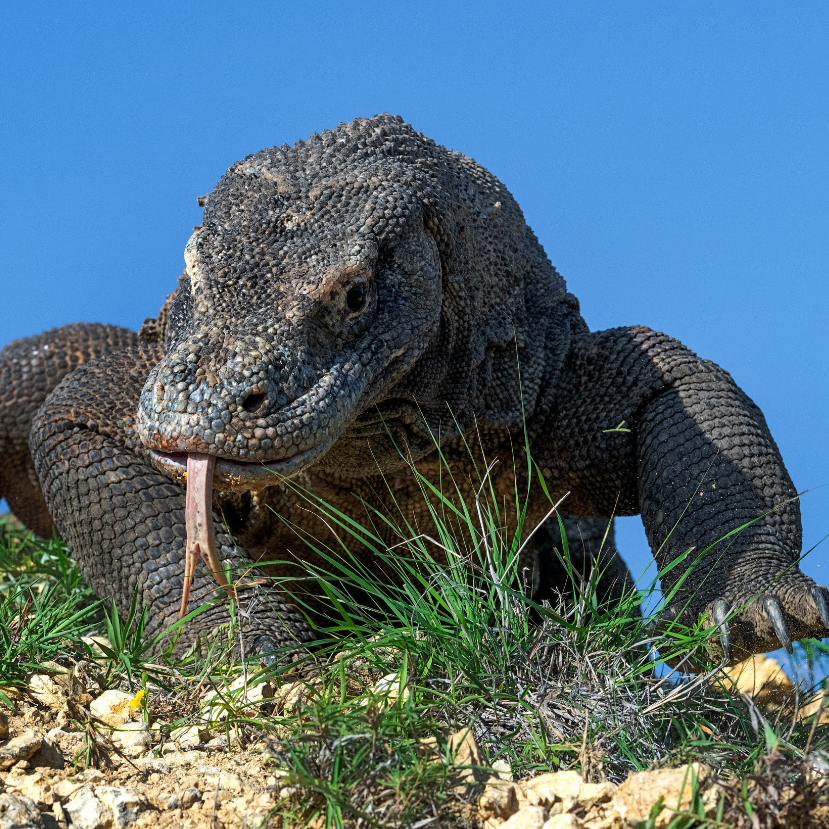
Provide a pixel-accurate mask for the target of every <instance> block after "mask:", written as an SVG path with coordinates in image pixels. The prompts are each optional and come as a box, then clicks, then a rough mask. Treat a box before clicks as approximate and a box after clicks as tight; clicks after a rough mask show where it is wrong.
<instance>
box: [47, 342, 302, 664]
mask: <svg viewBox="0 0 829 829" xmlns="http://www.w3.org/2000/svg"><path fill="white" fill-rule="evenodd" d="M161 356H163V355H162V353H161V352H160V349H158V348H157V347H156V348H154V347H150V346H143V347H140V348H132V349H127V350H123V351H119V352H115V353H113V354H111V355H108V356H107V357H104V358H102V359H98V360H94V361H92V362H90V363H88V364H86V365H84V366H81V367H80V368H79V369H78V370H76V371H75V372H73V373H72V374H71V375H70V376H69V377H67V378H66V380H64V381H63V383H61V384H60V385H59V386H58V387H57V388H56V389H55V391H54V392H53V393H52V394H51V395H50V397H49V398H48V400H47V401H46V403H45V404H44V405H43V406H42V407H41V409H40V411H39V412H38V414H37V416H36V417H35V420H34V423H33V426H32V451H33V456H34V459H35V465H36V468H37V472H38V476H39V478H40V482H41V485H42V488H43V493H44V496H45V498H46V502H47V504H48V506H49V511H50V513H51V514H52V516H53V518H54V521H55V524H56V526H57V528H58V531H59V532H60V533H61V535H62V536H63V538H64V539H66V541H67V543H68V544H69V547H70V550H71V551H72V556H73V558H74V559H75V561H76V562H77V563H78V566H79V567H80V569H81V572H82V573H83V575H84V577H85V578H86V580H87V582H88V583H89V585H90V587H92V589H93V590H94V591H95V593H96V594H97V595H98V596H99V597H101V598H104V599H114V601H115V605H116V607H117V609H118V612H119V614H120V615H121V616H125V615H126V613H127V612H128V609H129V607H130V602H131V601H132V597H133V595H134V594H135V592H136V591H137V593H138V601H139V609H141V608H147V611H148V618H147V633H148V634H150V635H153V634H156V633H158V632H160V631H162V630H164V629H165V628H166V627H168V626H169V625H170V624H172V623H173V622H175V621H176V619H177V618H178V615H179V605H180V601H181V595H182V588H183V577H184V561H185V542H186V538H187V529H186V524H185V491H184V488H183V487H182V486H180V485H179V484H177V483H175V482H173V481H171V480H170V479H169V478H166V477H165V476H164V475H162V474H161V473H160V472H158V471H157V470H156V469H155V468H154V467H153V466H152V465H151V464H150V462H149V461H148V460H147V459H146V457H145V455H146V452H145V450H144V449H143V447H142V446H141V443H140V441H139V440H138V439H137V437H136V434H135V429H134V421H135V411H136V408H137V403H138V397H139V395H140V393H141V389H142V387H143V384H144V380H145V378H146V376H147V374H148V373H149V371H150V369H151V368H152V366H153V365H155V363H156V362H158V360H159V359H160V358H161ZM212 518H213V521H214V524H215V526H216V527H217V528H221V527H222V520H221V516H220V515H218V514H216V513H215V512H214V514H213V516H212ZM216 541H217V549H218V551H219V555H220V557H221V559H222V560H223V562H225V563H226V564H229V566H230V567H231V568H232V569H233V572H234V573H236V574H241V573H242V571H243V570H246V569H251V568H253V565H254V562H253V561H252V560H251V559H250V558H249V557H248V556H247V554H246V553H245V551H244V550H243V549H241V548H240V547H238V545H235V544H234V543H233V541H232V539H231V538H230V537H229V536H228V535H227V533H225V532H222V531H221V530H219V531H218V532H217V533H216ZM256 575H257V572H256V570H255V569H254V576H253V578H254V580H256V581H259V579H257V578H256ZM264 581H265V586H262V585H259V586H257V587H255V588H253V589H251V590H247V591H244V592H243V593H242V594H241V596H240V598H241V601H242V605H243V607H244V605H245V603H246V601H248V600H249V599H250V597H251V596H252V595H254V594H256V595H257V596H258V599H259V601H258V603H257V605H258V609H257V611H256V613H255V614H252V619H251V623H250V625H249V627H248V630H247V633H246V639H247V640H248V641H249V643H250V647H251V650H259V651H270V650H273V649H274V648H275V647H282V646H291V645H294V644H298V643H301V642H305V641H308V640H309V639H310V638H311V632H310V630H309V628H308V627H307V626H306V624H305V622H304V619H303V617H302V616H301V615H300V614H299V613H298V612H297V611H296V609H294V608H293V607H291V606H290V605H288V604H287V603H286V602H285V600H284V598H283V597H282V595H281V594H280V593H279V592H278V590H277V589H276V588H275V587H274V586H273V581H272V580H268V579H264ZM222 595H223V591H221V590H220V589H219V587H218V585H217V583H216V581H215V580H214V578H213V576H212V575H211V574H210V573H209V572H208V571H207V569H206V568H205V567H204V565H203V563H201V562H200V563H199V564H198V566H197V567H196V572H195V580H194V582H193V586H192V589H191V592H190V602H189V606H188V607H189V609H190V610H193V609H195V608H196V607H197V606H199V605H202V604H204V603H206V602H209V601H211V600H213V599H217V598H221V597H222ZM227 620H228V614H227V605H226V602H218V603H215V604H214V605H213V606H212V607H211V608H210V609H209V610H207V611H205V612H203V613H202V614H200V615H199V616H197V617H196V618H195V619H194V620H192V621H191V622H190V623H188V624H187V625H185V627H184V632H183V635H182V636H181V638H180V639H179V641H178V645H177V648H178V650H181V649H183V648H184V647H186V645H187V643H188V642H190V641H192V640H193V638H194V636H195V634H196V633H197V632H198V631H203V632H207V631H209V630H212V629H213V628H215V627H216V626H217V625H219V624H221V623H223V622H226V621H227Z"/></svg>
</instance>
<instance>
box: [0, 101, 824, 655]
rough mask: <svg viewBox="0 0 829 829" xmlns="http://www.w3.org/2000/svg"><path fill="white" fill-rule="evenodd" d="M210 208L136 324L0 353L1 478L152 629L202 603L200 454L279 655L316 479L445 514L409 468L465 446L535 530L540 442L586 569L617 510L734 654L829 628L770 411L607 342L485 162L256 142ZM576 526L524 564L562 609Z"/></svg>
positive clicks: (711, 368)
mask: <svg viewBox="0 0 829 829" xmlns="http://www.w3.org/2000/svg"><path fill="white" fill-rule="evenodd" d="M200 204H202V205H203V206H205V212H204V219H203V222H202V224H201V225H200V226H199V227H197V228H195V230H194V233H193V235H192V237H191V239H190V241H189V242H188V244H187V246H186V249H185V254H184V258H185V264H186V268H185V271H184V273H183V274H182V276H181V277H180V279H179V281H178V285H177V287H176V290H175V291H174V292H173V293H172V294H170V296H169V297H168V298H167V300H166V302H165V303H164V306H163V308H162V310H161V312H160V314H159V316H158V318H157V319H154V320H147V321H146V322H145V324H144V326H143V328H142V330H141V332H140V334H139V335H135V334H132V333H130V332H126V331H123V329H114V328H112V327H109V326H80V325H78V326H67V327H66V328H62V329H57V330H56V331H52V332H48V333H47V334H44V335H41V336H40V337H35V338H31V339H29V340H23V341H18V342H17V343H12V344H10V345H9V346H6V348H5V349H3V351H2V352H0V378H2V382H3V385H2V392H0V393H2V394H3V395H4V396H3V397H2V398H0V402H2V408H0V461H1V462H2V467H0V469H2V472H0V486H2V489H1V490H0V494H2V495H3V496H5V497H7V498H9V501H10V504H12V507H13V509H14V510H15V512H16V514H18V516H19V517H20V518H21V519H22V520H24V521H25V522H26V523H27V524H28V525H29V526H31V527H32V528H33V529H35V530H36V531H37V532H40V533H41V534H43V533H46V532H47V531H50V530H51V522H52V521H54V524H55V526H56V528H57V529H58V531H59V532H60V533H61V535H62V536H63V537H64V538H65V539H66V540H67V542H68V543H69V545H70V547H71V549H72V551H73V555H74V556H75V558H76V560H77V561H78V563H79V565H80V567H81V569H82V571H83V573H84V575H85V577H86V578H87V579H88V580H89V582H90V584H91V586H92V587H93V589H94V590H95V591H96V592H97V593H98V594H99V595H101V596H105V597H112V598H114V599H115V601H116V603H117V605H118V607H119V609H120V610H121V611H122V612H125V611H126V609H127V608H128V607H129V603H130V600H131V598H132V595H133V593H134V592H135V591H136V590H137V591H138V595H139V598H140V600H141V603H142V606H147V607H148V608H149V610H150V614H149V615H150V622H151V625H152V628H153V630H159V629H161V628H163V627H164V626H165V625H168V624H170V623H171V622H172V621H174V620H175V618H176V616H177V610H178V601H179V598H180V595H181V585H182V574H183V559H184V540H185V537H186V527H185V523H184V481H185V469H186V459H187V455H188V454H189V453H198V454H201V455H213V456H215V457H216V458H217V460H216V472H215V476H214V497H213V508H214V524H215V526H216V528H217V536H218V546H219V548H220V551H221V553H220V554H221V558H222V559H223V560H224V561H225V562H226V563H228V564H229V565H230V566H232V567H234V568H236V571H237V572H241V571H244V572H245V573H246V574H247V579H248V580H251V579H252V581H253V582H260V581H261V579H260V578H258V576H270V577H275V578H274V579H271V580H270V581H268V582H267V583H266V584H262V583H257V584H255V585H253V586H248V587H243V588H242V603H243V606H247V607H248V608H250V607H255V608H256V612H255V613H253V612H251V614H250V618H251V619H252V622H251V626H250V629H249V630H248V634H247V635H248V636H249V637H250V638H251V640H252V647H255V648H258V649H259V650H267V649H268V648H270V647H272V646H274V645H276V644H285V643H289V642H297V643H301V642H304V641H307V640H308V639H309V638H310V637H311V630H310V628H309V627H308V626H307V624H306V623H305V621H304V618H303V616H302V614H300V613H299V612H298V611H297V609H296V603H297V602H298V601H301V602H303V603H305V605H306V607H308V608H310V609H311V610H312V611H313V610H314V608H315V606H316V605H315V601H316V599H315V591H314V585H313V583H312V582H307V581H301V580H299V581H298V580H296V579H298V578H299V577H300V576H301V574H302V573H303V569H302V566H301V564H300V562H301V561H310V562H311V563H313V564H316V565H318V566H323V565H324V562H323V561H321V560H320V559H318V558H317V557H316V554H315V553H314V552H313V551H312V550H311V548H310V547H309V546H308V545H307V544H306V543H305V542H304V541H303V538H306V539H307V538H308V537H309V536H311V537H314V538H317V539H319V540H321V541H324V542H325V543H331V542H332V540H333V539H332V538H331V534H332V532H333V530H332V528H331V525H330V523H326V522H325V521H324V520H323V519H322V518H321V517H320V516H319V515H316V514H315V513H314V511H313V510H311V509H309V500H308V499H309V498H310V499H311V500H313V499H314V498H319V499H323V500H325V501H327V502H328V503H330V504H331V505H332V506H333V507H334V508H336V509H338V510H340V511H341V512H343V513H345V514H347V515H350V516H352V517H353V518H354V519H355V520H357V521H361V520H363V519H364V517H365V510H366V505H368V506H370V507H373V508H374V509H376V510H379V511H381V512H383V513H385V514H387V515H389V517H390V518H392V519H395V518H396V519H400V518H401V517H402V519H403V520H405V521H408V522H409V523H410V524H411V525H412V526H417V527H418V528H419V529H420V531H422V532H429V528H430V526H431V518H430V515H429V506H428V504H427V503H426V502H425V500H424V495H423V492H422V490H421V487H420V486H419V485H418V482H417V480H416V479H415V477H414V475H413V474H412V472H411V466H412V464H416V466H417V469H418V470H419V471H420V472H421V473H423V474H425V475H427V476H428V477H429V478H430V479H431V480H433V481H439V480H443V481H445V480H446V474H445V469H442V461H441V457H440V455H439V453H438V451H437V449H436V446H437V445H439V446H440V453H441V455H442V456H443V458H445V460H446V462H447V463H448V464H449V467H450V468H451V469H452V472H453V478H454V482H453V484H452V486H453V487H455V489H453V490H452V492H453V497H454V498H455V499H456V500H457V501H460V500H463V501H465V502H467V504H470V503H471V502H472V501H473V499H474V493H475V491H476V489H477V487H478V486H479V484H480V474H481V470H483V469H487V468H488V467H489V466H490V465H491V464H492V462H493V461H497V462H496V463H495V464H494V466H492V468H491V473H490V475H491V481H492V485H493V487H495V490H496V492H497V493H498V494H499V495H503V496H504V497H503V502H504V504H505V515H504V520H505V521H506V522H507V524H508V525H512V526H514V523H515V519H516V516H515V515H514V514H513V513H514V497H513V496H512V493H514V491H515V490H514V487H515V478H516V475H517V477H518V486H519V489H520V488H525V489H529V490H531V491H532V492H533V498H532V501H531V505H532V510H531V512H530V514H529V515H528V517H527V529H528V530H529V529H531V528H532V527H533V526H535V525H537V524H538V522H539V521H541V520H542V518H543V517H544V515H545V514H546V512H547V509H548V507H549V504H548V502H547V501H546V499H545V498H544V497H543V494H542V493H541V491H540V490H541V487H540V485H539V483H538V480H537V476H536V474H535V472H533V473H532V474H531V475H529V477H527V476H528V472H527V463H526V458H525V457H523V454H522V453H523V451H524V450H523V446H524V442H525V434H526V435H528V437H529V441H530V452H531V456H532V458H533V461H534V462H535V463H536V464H537V466H538V469H539V470H540V472H541V474H542V475H543V477H544V481H545V486H546V488H547V489H548V491H549V493H550V494H551V495H552V496H553V497H554V498H556V499H558V498H560V497H563V496H564V495H565V494H567V493H569V495H567V500H566V502H565V505H566V509H567V510H568V511H569V513H571V514H572V515H571V516H568V517H567V519H566V529H567V535H568V539H569V542H570V546H571V549H572V550H573V553H574V558H575V560H576V561H577V563H578V566H580V567H583V568H584V569H589V568H590V567H592V566H595V560H596V558H597V556H598V555H599V546H600V545H601V541H602V538H603V537H604V535H605V532H606V531H607V529H608V519H609V518H610V517H611V516H612V515H614V514H641V515H642V519H643V521H644V524H645V528H646V531H647V534H648V539H649V541H650V544H651V546H652V548H653V550H654V553H655V555H656V558H657V560H658V563H659V565H660V566H661V567H665V566H666V565H667V564H669V563H670V562H671V561H673V560H675V558H676V556H677V555H678V554H680V553H682V552H683V551H685V550H686V549H688V548H689V547H693V548H694V550H695V553H694V555H697V554H700V555H701V560H700V563H699V566H698V567H697V568H696V569H695V570H694V571H693V572H692V574H691V577H690V578H689V579H688V580H687V582H686V584H685V585H684V588H683V590H682V591H681V592H679V593H678V595H677V597H676V600H675V601H674V603H673V605H672V606H671V607H670V608H669V610H668V613H667V614H666V615H667V616H668V617H669V618H670V617H676V616H682V617H683V618H684V619H687V620H688V621H692V620H693V619H695V618H696V617H697V616H698V615H699V614H703V615H704V616H705V618H706V619H708V621H709V622H710V623H716V624H720V625H721V629H722V632H723V636H722V638H721V640H720V647H721V648H722V650H723V651H724V654H725V657H726V659H727V660H736V659H738V658H740V657H742V656H744V655H745V654H746V653H750V652H761V651H765V650H771V649H775V648H777V647H779V645H780V643H781V642H782V643H783V644H786V643H787V642H788V639H789V638H791V639H797V638H801V637H804V636H824V635H827V633H829V631H828V630H827V627H829V612H827V610H826V602H827V593H826V591H825V589H824V588H820V587H817V586H816V585H814V584H813V583H812V582H811V580H810V579H808V578H807V577H806V576H805V575H803V574H802V573H801V572H800V571H799V570H798V568H797V557H798V555H799V552H800V543H801V541H800V516H799V508H798V502H797V498H796V492H795V489H794V486H793V484H792V482H791V480H790V478H789V476H788V474H787V472H786V469H785V466H784V464H783V461H782V459H781V458H780V454H779V452H778V450H777V447H776V446H775V444H774V441H773V439H772V437H771V435H770V434H769V430H768V427H767V425H766V423H765V421H764V419H763V416H762V414H761V413H760V411H759V410H758V409H757V407H756V406H755V405H754V404H753V403H752V402H751V401H750V400H749V399H748V398H747V397H746V395H745V394H744V393H743V392H742V391H740V389H739V388H738V387H737V386H736V385H735V384H734V382H733V380H732V379H731V377H730V376H729V375H728V374H727V373H726V372H725V371H723V370H722V369H721V368H719V367H718V366H716V365H715V364H713V363H711V362H708V361H706V360H703V359H700V358H699V357H697V355H695V354H694V353H693V352H691V351H689V350H688V349H687V348H685V347H684V346H683V345H682V344H681V343H678V342H677V341H676V340H673V339H671V338H670V337H667V336H665V335H664V334H659V333H656V332H654V331H651V330H650V329H647V328H643V327H632V328H619V329H612V330H609V331H601V332H590V331H589V329H588V328H587V325H586V324H585V322H584V320H583V319H582V318H581V316H580V314H579V306H578V302H577V300H576V299H575V298H574V297H573V296H572V295H571V294H569V293H568V292H567V288H566V285H565V282H564V280H563V279H562V277H561V276H560V275H559V274H558V273H557V272H556V271H555V269H554V268H553V267H552V265H551V264H550V262H549V260H548V259H547V257H546V254H545V253H544V251H543V249H542V248H541V246H540V244H539V243H538V241H537V239H536V238H535V236H534V235H533V233H532V231H531V230H530V228H529V227H528V226H527V225H526V222H525V221H524V217H523V215H522V213H521V210H520V208H519V207H518V205H517V204H516V202H515V200H514V199H513V198H512V196H511V195H510V194H509V192H508V191H507V190H506V188H505V187H504V185H503V184H501V183H500V182H499V181H498V180H497V179H496V178H495V177H494V176H492V175H491V174H490V173H489V172H487V171H486V170H484V169H483V168H482V167H480V165H478V164H476V163H475V162H474V161H473V160H472V159H469V158H467V157H465V156H463V155H461V154H460V153H457V152H453V151H450V150H447V149H445V148H444V147H440V146H438V145H436V144H435V143H434V142H433V141H430V140H429V139H427V138H425V137H424V136H422V135H421V134H420V133H417V132H416V131H415V130H413V129H412V128H411V127H410V126H408V125H407V124H405V123H404V122H403V121H402V120H401V119H399V118H396V117H393V116H389V115H381V116H377V117H375V118H371V119H358V120H356V121H354V122H352V123H350V124H341V125H340V126H339V127H337V128H336V129H334V130H326V131H324V132H323V133H322V134H321V135H314V136H312V137H311V138H310V139H309V140H308V141H306V142H298V143H297V144H296V145H294V146H293V147H290V146H287V145H283V146H281V147H274V148H271V149H268V150H263V151H262V152H259V153H256V154H255V155H251V156H249V157H247V158H245V159H243V160H242V161H240V162H237V163H236V164H234V165H233V166H232V167H230V169H229V170H228V171H227V173H226V174H225V175H224V176H223V177H222V179H221V180H220V181H219V183H218V184H217V185H216V187H215V188H214V190H213V191H212V193H210V194H209V196H208V197H205V198H204V199H202V200H200ZM47 346H48V348H49V349H51V352H50V354H51V353H55V354H60V355H62V356H61V357H60V359H53V358H52V357H49V358H48V359H47V358H46V357H44V356H43V354H44V353H45V352H44V349H46V348H47ZM38 354H39V355H40V356H37V355H38ZM27 355H29V356H27ZM31 355H35V356H31ZM47 395H48V396H47ZM622 421H624V423H625V428H624V429H623V430H620V429H618V428H616V427H618V425H619V424H620V423H621V422H622ZM27 447H28V449H27ZM28 450H31V455H29V451H28ZM31 458H33V459H34V466H32V464H31ZM26 464H29V465H28V466H27V465H26ZM274 473H278V474H274ZM279 476H283V477H279ZM41 490H42V494H41ZM511 503H512V504H513V506H512V507H510V504H511ZM27 510H28V511H27ZM510 510H512V511H513V512H510ZM223 522H227V526H228V528H229V529H230V531H231V533H232V534H233V537H234V538H233V539H231V537H230V536H228V534H227V533H226V532H225V531H224V529H223ZM747 522H754V523H752V524H751V525H750V526H749V527H748V528H746V529H744V530H743V531H742V532H740V533H739V534H736V535H732V536H729V537H728V538H726V539H725V540H722V541H721V540H720V539H722V538H723V536H725V535H726V534H727V533H730V532H731V531H733V530H735V529H737V528H738V527H740V526H741V525H743V524H745V523H747ZM382 532H385V533H386V534H387V538H385V540H386V541H387V542H388V543H389V544H393V543H397V542H399V541H400V540H401V539H400V537H399V535H396V534H395V533H394V532H392V531H391V530H390V529H388V528H385V529H383V530H382ZM459 532H461V533H462V530H460V529H459ZM234 540H235V542H236V543H235V544H234ZM558 544H559V540H558V531H557V527H555V526H545V527H542V528H541V529H540V531H539V532H538V533H537V534H536V536H535V537H534V540H533V543H532V544H531V545H528V549H527V552H526V559H525V561H524V562H522V565H524V566H525V567H526V571H527V575H528V578H529V580H530V581H531V583H532V585H533V589H534V590H535V591H536V594H537V596H538V597H539V598H545V597H551V595H552V593H554V592H555V590H556V589H557V588H558V587H559V586H561V580H562V572H561V568H560V566H559V565H558V564H557V560H556V557H555V554H554V552H553V550H554V548H555V547H556V546H557V545H558ZM351 546H352V547H354V545H353V544H352V545H351ZM605 547H606V548H610V549H606V550H605V551H604V552H603V553H602V561H601V565H600V566H601V567H602V568H606V569H604V575H603V578H602V582H601V586H602V590H603V592H604V593H605V595H606V596H607V597H609V598H613V597H614V596H618V595H619V592H620V591H621V590H622V589H623V588H624V587H625V586H630V585H631V580H630V576H629V574H628V573H627V570H626V568H625V566H624V564H623V563H622V562H621V560H620V559H619V557H618V556H617V555H615V554H614V553H612V528H611V530H610V533H609V535H608V539H607V540H606V542H605ZM354 553H355V555H357V556H358V557H359V558H361V559H362V560H364V561H365V563H366V564H368V565H370V566H372V567H374V568H375V569H379V570H382V567H381V565H380V563H379V562H376V561H373V558H372V554H371V553H370V551H369V550H368V548H361V547H356V548H354ZM703 553H704V554H703ZM436 555H439V552H437V551H436ZM692 557H693V556H692ZM683 572H684V566H682V567H677V568H675V569H674V570H673V571H672V572H671V574H670V576H668V577H667V581H666V583H665V585H663V586H666V587H670V586H671V584H673V583H675V580H676V579H677V578H679V577H680V575H681V574H682V573H683ZM389 577H391V574H389ZM289 580H290V581H289ZM278 587H281V589H282V592H279V590H278V589H277V588H278ZM289 594H290V595H289ZM208 600H217V601H215V602H214V603H213V606H212V607H211V608H210V610H209V611H208V612H207V613H204V614H202V615H200V616H198V617H197V618H196V619H195V620H194V621H193V622H192V623H191V625H190V627H188V628H187V633H186V634H185V637H184V638H183V639H182V643H184V644H186V642H187V641H190V640H192V637H193V636H194V635H195V634H196V633H197V632H199V631H206V630H209V629H210V628H211V627H212V626H215V625H216V624H219V623H220V622H221V621H222V620H223V619H224V618H225V617H226V611H225V610H224V607H223V604H222V601H221V593H220V591H219V590H218V588H217V586H216V584H215V582H214V581H213V580H212V578H211V577H210V575H209V574H208V573H207V572H206V571H205V570H204V568H203V566H202V565H200V566H199V568H198V569H197V573H196V581H195V584H194V587H193V591H192V593H191V597H190V607H191V608H195V607H197V606H199V605H200V604H203V603H204V602H206V601H208ZM246 603H247V604H246ZM731 611H734V615H733V618H731V619H730V620H729V621H728V622H727V624H726V623H725V622H724V620H725V617H726V616H727V615H728V613H729V612H731Z"/></svg>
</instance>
